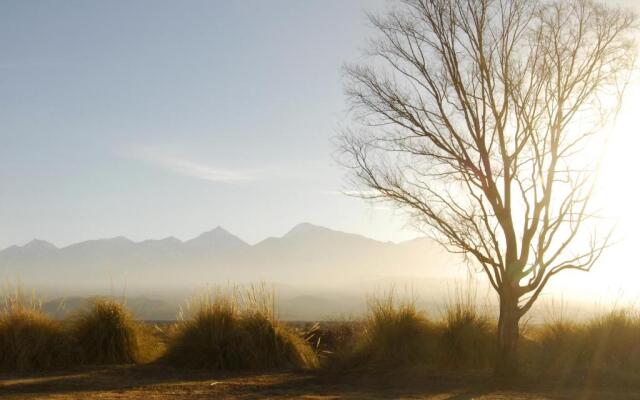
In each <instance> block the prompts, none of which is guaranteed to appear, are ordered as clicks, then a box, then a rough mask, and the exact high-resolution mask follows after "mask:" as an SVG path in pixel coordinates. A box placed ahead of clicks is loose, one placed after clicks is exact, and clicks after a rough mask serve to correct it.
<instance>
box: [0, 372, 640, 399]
mask: <svg viewBox="0 0 640 400" xmlns="http://www.w3.org/2000/svg"><path fill="white" fill-rule="evenodd" d="M489 381H490V379H489V378H488V376H487V375H486V374H482V373H478V374H475V375H474V374H468V375H460V374H457V375H455V376H453V375H447V374H438V373H436V372H429V373H425V372H424V371H422V372H420V371H415V372H411V371H408V372H407V371H403V372H402V373H394V372H387V373H384V374H381V373H377V374H367V373H358V374H349V375H344V374H336V373H327V372H324V373H309V372H306V373H305V372H271V373H233V374H232V373H219V372H201V371H185V370H175V369H172V368H169V367H166V366H162V365H145V366H122V367H93V368H84V369H78V370H72V371H65V372H63V373H47V374H38V375H15V374H10V375H6V374H5V375H0V398H2V399H20V400H26V399H64V400H69V399H144V400H159V399H262V398H272V399H290V398H303V399H396V398H402V399H438V400H445V399H448V400H463V399H474V400H480V399H483V400H486V399H518V400H525V399H526V400H534V399H535V400H542V399H549V400H555V399H582V400H587V399H605V400H607V399H612V400H613V399H615V400H622V399H625V400H626V399H638V398H640V391H636V392H634V393H629V392H628V391H625V390H622V389H607V388H597V389H595V388H585V387H574V388H553V387H549V388H546V389H540V388H539V387H537V388H535V389H532V388H534V387H536V386H535V385H533V384H528V385H526V386H528V388H525V386H523V385H522V384H521V385H520V387H519V388H517V389H510V390H504V389H502V390H498V389H495V388H493V387H492V386H491V385H490V384H489V383H487V382H489Z"/></svg>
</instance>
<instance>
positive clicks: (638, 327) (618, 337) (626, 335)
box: [583, 310, 640, 371]
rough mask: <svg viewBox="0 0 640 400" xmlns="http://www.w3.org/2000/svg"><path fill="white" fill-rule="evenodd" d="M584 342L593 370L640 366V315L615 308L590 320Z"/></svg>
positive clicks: (633, 368) (636, 368)
mask: <svg viewBox="0 0 640 400" xmlns="http://www.w3.org/2000/svg"><path fill="white" fill-rule="evenodd" d="M583 342H584V347H585V353H586V354H587V355H588V358H589V360H588V361H589V365H590V368H591V369H592V370H596V371H597V370H603V371H604V370H620V371H622V370H633V371H638V369H639V368H640V318H639V317H638V315H637V314H636V313H634V312H632V311H630V310H614V311H611V312H609V313H606V314H604V315H601V316H598V317H596V318H594V319H592V320H591V321H589V322H588V323H587V324H586V326H585V327H584V339H583Z"/></svg>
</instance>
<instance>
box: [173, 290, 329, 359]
mask: <svg viewBox="0 0 640 400" xmlns="http://www.w3.org/2000/svg"><path fill="white" fill-rule="evenodd" d="M188 312H189V314H191V315H190V317H187V318H185V317H184V316H183V318H182V320H181V321H180V322H179V323H178V325H177V327H176V330H175V332H174V335H173V337H172V339H171V340H170V341H169V346H168V351H167V354H166V359H167V361H168V362H169V363H171V364H173V365H176V366H182V367H189V368H198V369H216V370H241V369H244V370H259V369H269V368H315V367H316V366H317V364H318V359H317V356H316V354H315V352H314V351H313V350H312V349H311V347H310V346H309V345H308V344H307V343H306V342H304V341H303V340H302V339H301V338H300V337H298V336H297V335H296V334H294V333H293V332H292V331H291V330H289V329H288V328H287V327H286V326H284V325H282V324H280V323H278V322H277V321H276V319H275V316H274V307H273V294H272V293H269V292H268V291H267V290H266V289H265V288H264V286H261V287H255V286H252V287H251V288H249V289H248V290H246V291H241V290H239V289H238V288H231V289H229V290H227V291H224V290H221V289H218V290H215V291H213V292H211V291H210V292H208V293H206V294H204V295H202V296H199V297H197V298H195V299H193V300H192V301H191V302H190V303H189V304H188Z"/></svg>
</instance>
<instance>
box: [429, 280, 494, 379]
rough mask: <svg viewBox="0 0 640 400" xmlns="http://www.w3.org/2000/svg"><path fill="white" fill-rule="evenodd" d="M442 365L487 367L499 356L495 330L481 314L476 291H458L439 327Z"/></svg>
mask: <svg viewBox="0 0 640 400" xmlns="http://www.w3.org/2000/svg"><path fill="white" fill-rule="evenodd" d="M439 331H440V334H439V337H440V340H439V346H438V348H439V352H440V362H441V363H442V364H443V365H445V366H447V367H450V368H486V367H489V366H490V365H492V360H493V356H494V353H495V350H494V349H495V344H494V343H495V342H494V340H495V339H494V338H495V327H494V326H493V324H492V323H491V320H490V318H489V317H488V316H487V315H486V314H483V313H481V312H480V310H479V309H478V306H477V302H476V291H475V289H474V288H472V287H468V288H466V289H465V288H457V289H456V290H455V291H454V294H453V296H452V298H450V299H449V301H448V302H447V304H446V305H445V309H444V313H443V318H442V322H441V323H440V324H439Z"/></svg>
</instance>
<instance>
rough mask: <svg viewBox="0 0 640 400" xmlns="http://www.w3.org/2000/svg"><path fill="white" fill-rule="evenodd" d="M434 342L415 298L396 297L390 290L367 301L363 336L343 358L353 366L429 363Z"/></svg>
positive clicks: (429, 326) (428, 325)
mask: <svg viewBox="0 0 640 400" xmlns="http://www.w3.org/2000/svg"><path fill="white" fill-rule="evenodd" d="M435 344H436V341H435V328H434V326H433V324H432V323H431V322H430V321H429V320H428V319H427V318H426V317H425V316H424V315H423V314H422V313H420V312H418V311H417V309H416V305H415V299H414V298H407V299H402V300H399V299H398V298H397V296H396V293H395V291H394V290H390V291H389V292H387V293H386V294H385V295H383V296H379V297H372V298H371V299H370V300H369V311H368V315H367V318H366V321H365V325H364V331H363V335H362V336H361V337H360V338H359V339H358V340H357V341H356V343H355V344H354V346H353V348H352V350H351V352H350V354H347V355H346V358H345V360H344V361H345V362H346V363H347V364H350V365H354V366H356V367H360V366H364V365H369V366H374V367H375V366H390V365H393V366H397V365H410V364H422V363H429V362H431V361H433V359H434V354H435V351H436V349H435Z"/></svg>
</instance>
